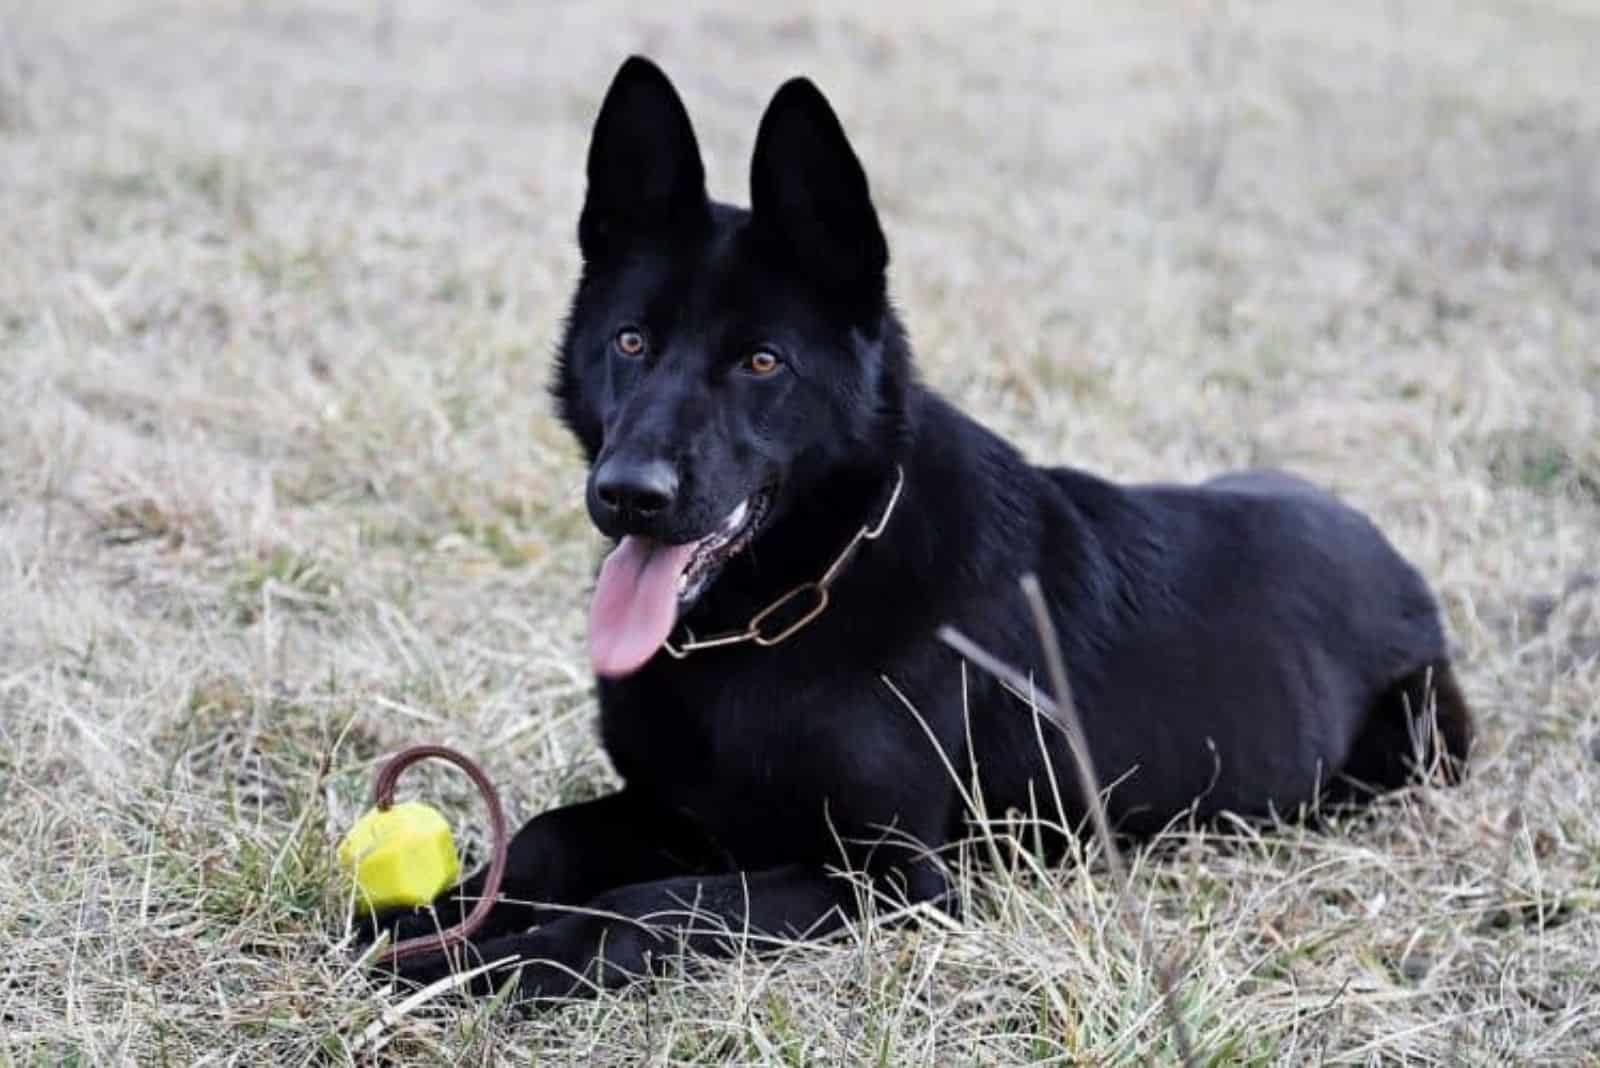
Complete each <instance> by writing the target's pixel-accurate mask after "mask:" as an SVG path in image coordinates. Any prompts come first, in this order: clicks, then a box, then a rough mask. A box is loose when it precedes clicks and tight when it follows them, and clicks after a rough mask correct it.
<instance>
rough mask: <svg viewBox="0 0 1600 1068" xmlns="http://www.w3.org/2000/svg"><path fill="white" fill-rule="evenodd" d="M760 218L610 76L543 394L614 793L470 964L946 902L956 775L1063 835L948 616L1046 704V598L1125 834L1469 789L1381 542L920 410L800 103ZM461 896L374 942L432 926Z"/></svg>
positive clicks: (818, 127)
mask: <svg viewBox="0 0 1600 1068" xmlns="http://www.w3.org/2000/svg"><path fill="white" fill-rule="evenodd" d="M750 204H751V206H750V209H749V210H748V211H747V210H744V209H741V208H736V207H730V206H728V205H725V204H721V203H716V202H714V201H712V200H710V199H709V198H708V196H707V194H706V187H705V172H704V169H703V166H702V164H701V159H700V152H699V147H698V145H697V144H696V141H695V135H694V131H693V129H692V128H691V127H690V123H689V117H688V115H687V113H686V112H685V110H684V107H683V104H682V102H681V101H680V100H679V98H678V95H677V93H676V92H675V91H674V90H673V87H672V85H671V83H670V82H669V81H668V80H667V78H666V76H665V75H664V74H663V73H662V72H661V71H660V70H659V69H658V68H657V67H656V66H654V65H653V64H651V63H650V62H648V61H646V60H644V59H639V58H633V59H629V60H628V61H627V62H626V63H624V64H623V66H622V68H621V69H620V70H619V71H618V73H617V75H616V79H615V81H614V82H613V83H612V85H611V88H610V90H609V92H608V93H607V95H606V98H605V102H604V104H603V105H602V107H601V109H600V114H599V117H598V119H597V120H596V122H595V127H594V134H593V141H592V143H591V147H590V150H589V160H588V191H587V199H586V200H585V203H584V206H583V214H582V217H581V219H580V221H579V224H578V239H579V245H580V247H581V250H582V254H583V273H582V277H581V280H580V281H579V283H578V287H577V293H576V296H575V298H574V300H573V303H572V307H571V313H570V317H569V319H568V321H567V324H566V334H565V338H564V340H563V341H562V344H561V350H560V355H559V360H558V364H557V368H556V374H555V381H554V383H553V391H554V394H555V397H556V399H557V401H558V404H559V407H560V412H561V416H562V418H563V420H564V421H565V423H566V424H567V426H568V427H570V428H571V430H572V432H573V433H574V434H575V435H576V436H577V438H578V440H579V441H580V442H581V443H582V447H583V449H584V451H585V453H586V454H587V456H588V459H589V462H590V475H589V480H588V501H587V503H588V509H589V513H590V515H591V516H592V517H593V520H594V523H595V525H596V526H597V527H599V529H600V530H601V532H602V533H604V534H605V535H606V536H607V537H608V538H611V539H614V540H615V541H616V547H615V548H614V549H613V550H612V552H611V554H610V556H609V558H608V559H607V560H606V561H605V564H604V565H603V567H602V568H601V570H600V573H599V578H598V580H597V582H596V586H595V590H594V599H593V606H592V613H591V622H590V635H589V640H590V652H591V657H592V660H593V663H594V668H595V670H596V672H597V674H598V675H599V678H600V681H599V695H600V730H601V734H602V737H603V739H604V743H605V748H606V751H607V753H609V755H610V757H611V760H612V762H613V763H614V765H615V768H616V771H617V773H618V774H619V775H620V776H621V778H622V780H623V782H624V783H625V784H626V785H625V786H624V787H623V788H622V789H620V790H618V791H617V792H615V793H613V794H609V795H607V796H604V797H601V798H599V799H597V800H593V801H588V802H585V803H582V804H576V805H571V806H568V807H565V808H560V809H557V810H555V811H552V812H547V813H545V814H544V815H542V816H539V817H538V818H536V819H534V820H532V821H531V822H529V823H528V824H527V825H526V826H525V827H523V828H522V830H521V831H520V833H518V834H517V836H516V838H515V840H514V842H513V844H512V846H511V851H510V860H509V867H508V874H507V877H506V881H505V885H504V891H503V897H502V900H501V901H500V903H499V904H498V905H497V906H496V907H495V908H494V910H493V911H492V913H491V914H490V920H489V922H488V924H487V925H486V927H485V928H484V929H483V930H482V931H481V932H480V935H479V936H478V938H477V940H476V942H475V943H474V945H473V947H472V948H473V950H474V952H473V953H472V954H471V955H470V958H469V960H468V961H467V963H474V962H476V961H479V960H481V961H485V962H488V961H496V960H502V959H507V960H510V961H512V962H513V963H512V964H511V965H508V967H511V966H515V967H520V968H521V969H522V971H521V978H520V981H519V988H518V989H519V990H520V992H521V994H522V995H523V996H524V997H529V998H533V997H541V996H543V997H548V996H552V995H566V994H569V993H574V992H577V991H581V990H585V989H594V988H595V987H606V986H614V985H617V984H619V983H622V982H625V981H627V980H628V979H630V978H632V977H637V976H641V975H644V974H647V973H648V972H649V971H650V970H651V968H652V964H653V963H656V964H659V962H661V961H663V960H665V959H668V958H670V957H672V956H673V955H674V952H675V951H676V950H677V948H678V947H680V946H682V945H687V946H689V947H691V948H692V949H693V950H695V951H698V952H704V953H718V952H727V951H728V946H729V944H730V942H729V935H728V934H727V932H728V931H732V932H735V933H748V934H749V935H751V936H756V937H759V936H761V935H763V934H771V935H781V936H785V937H794V936H801V935H807V936H815V935H822V934H824V933H826V932H828V931H829V930H831V929H835V928H837V927H839V926H840V925H841V924H842V923H844V922H846V919H847V918H848V917H850V916H852V915H855V914H856V913H857V910H858V908H859V907H860V898H859V897H858V889H859V885H858V883H857V882H854V881H852V880H851V879H849V878H844V877H841V876H840V875H839V874H838V873H839V872H840V871H841V870H849V871H853V872H855V873H857V874H859V875H862V876H864V877H865V878H866V879H867V880H869V881H870V885H871V886H872V887H873V888H874V890H875V891H877V892H881V893H883V894H885V895H888V896H890V897H891V898H892V899H893V900H895V901H899V902H905V901H909V902H922V901H939V900H941V899H942V898H943V897H944V896H945V894H946V890H947V886H946V882H945V876H944V874H943V871H944V868H943V866H942V865H941V864H940V863H939V862H938V860H937V859H936V855H937V853H938V851H939V850H940V849H941V848H942V847H946V846H948V845H950V844H951V843H954V842H957V841H959V840H961V839H963V838H965V837H968V836H969V835H970V826H969V819H970V817H971V816H972V813H971V811H970V810H969V808H968V806H967V804H966V802H965V801H964V799H963V791H964V790H965V789H967V787H968V784H970V783H972V782H973V781H976V782H977V783H978V784H979V788H980V789H981V791H982V797H983V800H984V804H985V807H986V810H987V811H988V812H991V813H1003V812H1006V811H1007V810H1011V809H1015V810H1020V811H1021V812H1023V813H1029V812H1040V809H1041V807H1043V808H1044V809H1045V811H1044V812H1041V813H1040V814H1041V816H1043V817H1045V818H1047V819H1048V820H1049V821H1051V822H1055V823H1057V824H1059V823H1060V821H1061V818H1062V817H1064V819H1065V824H1066V825H1067V826H1071V827H1078V826H1081V825H1082V823H1081V821H1082V818H1083V817H1084V815H1085V812H1084V810H1083V808H1082V806H1081V805H1079V804H1078V802H1077V799H1078V797H1079V794H1078V793H1077V791H1076V790H1075V789H1073V788H1072V783H1071V779H1070V776H1071V770H1070V769H1071V768H1072V763H1071V761H1070V758H1069V755H1068V751H1067V748H1066V745H1065V743H1064V741H1063V738H1062V736H1061V735H1060V734H1059V733H1057V732H1055V731H1053V730H1047V731H1045V732H1044V733H1043V734H1042V736H1041V734H1040V733H1038V726H1037V721H1036V719H1035V717H1034V715H1033V714H1032V713H1031V711H1030V707H1029V705H1028V704H1027V702H1026V701H1025V700H1023V699H1021V698H1019V696H1017V694H1016V693H1014V692H1013V691H1012V690H1009V689H1007V688H1005V687H1003V686H1002V685H1001V684H999V683H997V682H995V681H993V680H991V679H990V678H988V677H987V676H985V675H983V674H981V673H979V672H976V671H964V668H963V664H962V661H961V659H960V657H958V656H957V655H956V654H955V653H954V652H953V651H952V650H951V649H949V648H948V647H946V646H945V645H944V644H942V643H941V642H940V641H939V640H938V639H937V637H936V632H937V630H938V628H939V627H940V625H941V624H947V623H948V624H952V625H954V626H955V627H957V628H958V629H960V630H961V631H963V632H965V633H966V634H967V635H969V636H971V637H972V638H973V639H974V640H976V641H977V642H978V643H979V644H981V645H983V646H985V647H986V648H987V649H989V650H990V651H992V652H994V653H995V654H997V655H998V656H1000V657H1001V658H1003V659H1005V660H1007V661H1009V662H1010V663H1012V664H1016V665H1020V666H1021V667H1022V668H1023V669H1025V670H1029V671H1033V672H1035V673H1036V674H1037V675H1038V676H1039V677H1040V678H1041V679H1042V678H1043V674H1042V672H1041V668H1042V660H1041V654H1042V649H1041V646H1040V643H1039V640H1038V639H1037V638H1036V636H1035V630H1034V628H1033V627H1032V625H1031V624H1030V622H1029V616H1028V612H1027V610H1026V608H1025V605H1024V602H1023V601H1022V600H1021V596H1020V594H1019V591H1018V585H1017V580H1018V576H1020V575H1023V574H1025V573H1029V572H1031V573H1034V574H1036V575H1037V576H1038V577H1039V579H1040V581H1041V582H1042V584H1043V587H1044V590H1045V593H1046V595H1047V598H1048V600H1049V603H1050V607H1051V610H1052V612H1053V614H1054V622H1055V625H1056V628H1057V629H1058V631H1059V633H1060V635H1061V640H1062V645H1063V651H1064V654H1065V657H1066V660H1067V666H1068V669H1069V675H1070V678H1071V682H1072V686H1073V689H1074V691H1075V696H1076V699H1077V705H1078V708H1079V710H1080V713H1081V716H1082V718H1083V722H1084V724H1085V730H1086V733H1087V736H1088V743H1089V748H1090V750H1091V753H1092V757H1093V761H1094V763H1095V765H1096V766H1097V768H1098V769H1099V770H1100V772H1101V773H1102V774H1103V775H1104V777H1105V779H1106V781H1107V782H1112V783H1115V786H1114V787H1113V788H1112V789H1111V790H1110V793H1109V801H1108V810H1109V814H1110V817H1111V819H1112V821H1113V823H1114V824H1115V825H1116V826H1117V828H1118V829H1119V830H1120V831H1122V832H1124V833H1128V834H1132V835H1141V834H1148V833H1151V832H1155V831H1157V830H1159V829H1161V828H1162V827H1164V826H1166V825H1168V824H1169V823H1170V822H1171V821H1173V820H1175V819H1183V818H1190V819H1195V820H1202V821H1203V820H1206V819H1208V818H1210V817H1212V816H1214V815H1216V814H1217V813H1220V812H1223V811H1230V812H1233V813H1237V814H1241V815H1244V816H1247V817H1261V816H1270V815H1272V814H1285V815H1292V814H1295V813H1297V812H1306V811H1310V810H1315V809H1316V807H1317V806H1319V805H1322V804H1326V803H1328V802H1330V801H1338V802H1345V801H1355V800H1359V799H1360V798H1362V797H1364V796H1367V795H1369V794H1371V793H1375V792H1377V791H1379V790H1384V789H1390V788H1394V787H1398V786H1401V785H1404V784H1405V783H1407V782H1408V781H1410V780H1411V779H1412V778H1413V777H1414V776H1415V775H1416V774H1417V772H1418V769H1419V768H1423V767H1430V766H1431V767H1433V768H1435V769H1437V768H1439V767H1440V766H1443V768H1444V772H1445V775H1446V777H1447V778H1453V777H1454V776H1456V775H1458V774H1459V773H1460V771H1461V770H1462V769H1463V768H1464V766H1465V760H1466V757H1467V751H1468V748H1469V745H1470V743H1471V739H1472V721H1471V715H1470V713H1469V711H1468V708H1467V706H1466V704H1465V702H1464V701H1463V699H1462V696H1461V693H1460V691H1459V690H1458V688H1457V686H1456V682H1455V679H1454V677H1453V675H1452V673H1451V669H1450V664H1449V661H1448V659H1447V653H1446V644H1445V636H1444V634H1443V632H1442V628H1441V624H1440V620H1439V614H1438V611H1437V608H1436V606H1435V603H1434V599H1433V597H1432V595H1431V594H1430V592H1429V590H1428V587H1427V585H1426V584H1425V583H1424V581H1423V579H1422V578H1421V576H1419V575H1418V573H1417V572H1416V570H1414V569H1413V568H1412V567H1411V566H1410V565H1409V564H1408V563H1407V562H1406V561H1405V560H1403V559H1402V558H1401V557H1400V556H1399V555H1398V554H1397V553H1396V551H1395V550H1394V549H1393V548H1392V547H1391V546H1390V544H1389V543H1388V542H1387V541H1386V540H1385V539H1384V537H1383V535H1382V534H1380V533H1379V532H1378V531H1377V529H1375V528H1374V527H1373V525H1372V524H1371V523H1370V522H1369V521H1368V520H1367V519H1366V518H1364V517H1363V516H1362V515H1360V514H1358V513H1357V512H1355V511H1354V510H1352V509H1350V508H1348V507H1346V506H1345V505H1343V504H1341V503H1340V502H1338V501H1337V500H1335V499H1334V498H1333V497H1331V496H1329V495H1328V494H1326V493H1324V492H1322V491H1320V490H1318V489H1316V488H1314V487H1312V486H1311V485H1309V484H1307V483H1305V482H1302V481H1300V480H1298V479H1296V478H1293V477H1291V476H1288V475H1284V474H1279V473H1275V472H1268V471H1255V472H1244V473H1237V474H1231V475H1227V476H1224V477H1221V478H1218V479H1216V480H1215V481H1212V482H1209V483H1206V484H1204V485H1201V486H1198V487H1181V486H1166V485H1158V486H1138V487H1128V486H1119V485H1113V484H1111V483H1108V482H1105V481H1102V480H1101V479H1098V478H1096V477H1094V476H1092V475H1089V474H1086V473H1084V472H1081V471H1076V470H1072V469H1070V468H1060V467H1035V466H1032V465H1030V464H1029V463H1027V462H1026V461H1025V460H1024V459H1023V458H1022V456H1020V455H1019V454H1018V452H1017V450H1016V449H1015V448H1013V447H1012V446H1011V445H1009V444H1007V443H1006V442H1005V441H1003V440H1001V439H1000V438H999V437H997V436H995V435H994V434H992V433H990V432H989V431H987V430H985V429H984V428H983V427H982V426H980V425H979V424H978V423H976V422H974V421H973V420H972V419H971V418H969V417H967V416H966V415H963V414H962V413H961V412H959V411H957V410H956V409H955V408H954V407H952V406H951V405H950V404H949V403H947V402H946V401H944V400H942V399H941V398H939V397H938V396H937V395H935V394H934V393H933V392H932V391H931V390H929V389H928V388H927V387H926V386H924V385H922V384H921V383H920V382H919V381H918V380H917V377H916V375H915V373H914V371H913V369H912V364H911V352H910V348H909V345H908V344H907V341H906V333H905V330H904V328H903V327H902V326H901V324H900V321H899V319H898V318H897V317H896V315H895V312H894V310H893V307H892V306H891V304H890V301H889V298H888V294H887V290H886V281H885V271H886V268H887V265H888V258H889V257H888V246H887V244H886V243H885V240H884V235H883V231H882V230H881V229H880V227H879V225H878V219H877V214H876V212H875V211H874V209H873V205H872V200H871V198H870V196H869V194H868V189H867V179H866V176H865V174H864V173H863V172H862V168H861V165H860V163H859V162H858V161H857V159H856V156H855V153H854V152H853V151H852V150H851V147H850V144H849V142H848V141H847V140H846V138H845V134H844V131H843V129H842V128H841V127H840V124H839V121H838V119H837V118H836V117H835V116H834V113H833V111H832V110H831V109H830V108H829V106H828V103H827V101H826V100H825V99H824V98H823V96H822V94H821V93H820V92H818V90H817V89H816V87H815V86H813V85H812V84H811V82H809V81H806V80H804V79H796V80H793V81H790V82H788V83H787V84H785V85H784V86H783V87H782V88H780V89H779V90H778V92H777V94H776V95H775V96H774V97H773V99H772V102H771V104H770V105H769V106H768V108H767V111H766V114H765V115H764V116H763V117H762V119H761V126H760V130H759V132H758V133H757V135H756V143H755V153H754V159H753V161H752V163H751V171H750ZM1041 737H1042V740H1041ZM1051 765H1053V769H1054V770H1053V773H1052V770H1050V766H1051ZM1052 774H1053V775H1054V776H1055V777H1057V778H1058V779H1060V780H1061V785H1060V795H1061V797H1062V798H1063V799H1064V800H1065V801H1066V805H1065V809H1066V811H1065V812H1064V813H1059V814H1058V813H1057V811H1056V809H1055V804H1056V802H1055V801H1054V800H1048V801H1045V800H1043V799H1053V798H1054V797H1055V796H1056V794H1055V793H1054V792H1053V791H1052V788H1051V786H1050V780H1051V778H1052ZM481 886H482V873H480V874H479V875H477V876H474V877H473V878H470V879H468V880H467V881H466V882H465V883H463V884H462V886H461V887H459V888H458V890H457V891H456V892H453V893H451V894H447V895H446V896H445V898H441V900H440V902H439V905H440V909H439V912H440V914H441V915H440V916H439V918H438V919H435V918H434V917H433V916H430V915H429V914H428V913H426V912H424V913H410V914H407V915H404V916H394V915H391V916H388V917H385V918H384V919H383V921H382V922H383V923H385V924H387V925H389V926H392V927H394V928H396V933H397V934H398V935H399V936H402V937H404V936H407V935H412V934H417V933H422V932H425V931H429V930H432V929H434V927H435V924H436V923H439V922H444V923H450V922H453V921H455V920H456V919H458V918H459V916H460V912H461V905H460V901H461V900H463V899H465V900H469V901H470V900H472V899H474V898H475V896H476V895H477V894H478V893H479V888H480V887H481ZM641 921H643V922H641ZM719 928H720V930H719ZM453 963H455V964H459V963H460V962H451V961H448V960H446V959H445V958H444V957H443V956H442V955H441V956H434V957H423V958H421V959H420V960H419V959H416V958H412V959H411V960H409V961H405V962H403V963H402V964H401V965H400V970H401V972H402V974H404V975H406V976H408V977H410V978H412V979H417V980H425V979H430V978H434V977H438V976H440V975H443V974H444V973H445V972H446V971H448V970H449V969H450V968H451V967H452V965H453ZM506 974H508V973H502V974H500V975H498V976H497V975H495V974H494V973H492V972H491V973H490V974H489V975H488V976H487V977H486V978H484V979H482V980H480V981H479V983H478V984H477V986H478V988H479V989H485V988H489V987H491V986H493V985H497V984H498V983H499V982H502V981H503V980H504V977H505V975H506Z"/></svg>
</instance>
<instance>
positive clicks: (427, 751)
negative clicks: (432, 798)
mask: <svg viewBox="0 0 1600 1068" xmlns="http://www.w3.org/2000/svg"><path fill="white" fill-rule="evenodd" d="M435 757H437V758H438V759H440V760H448V761H449V762H450V763H452V764H454V765H455V766H456V767H458V768H460V769H461V770H462V771H464V772H466V773H467V777H468V778H470V779H471V780H472V781H473V783H474V784H476V786H477V787H478V792H479V793H480V794H482V795H483V801H484V804H485V805H487V806H488V808H489V827H490V831H491V834H492V839H491V843H490V850H491V852H490V854H489V871H488V873H487V874H485V875H484V878H483V892H482V894H480V895H479V897H478V903H477V904H476V905H474V906H472V911H471V912H469V913H468V914H467V917H466V919H464V920H462V921H461V922H460V923H458V924H456V925H455V926H454V927H450V928H447V929H446V930H443V931H439V932H437V933H435V934H428V935H419V936H417V937H416V938H407V939H406V940H405V941H403V942H396V943H395V944H394V945H392V946H390V947H389V948H388V949H386V950H384V951H383V952H382V953H380V954H378V956H377V957H376V958H374V960H373V963H375V964H391V963H393V962H394V961H397V960H400V959H401V958H403V957H410V956H415V955H416V954H418V953H443V952H444V951H445V950H447V949H449V948H451V947H452V946H459V945H461V944H463V943H465V942H466V941H467V940H468V939H470V938H471V937H472V933H473V932H474V931H476V930H477V929H478V928H479V927H481V926H483V921H484V920H485V919H487V918H488V916H489V910H490V909H492V908H494V900H495V898H496V897H498V896H499V894H500V880H501V879H502V878H503V877H504V876H505V873H506V845H507V843H508V836H507V834H506V814H505V810H504V809H502V808H501V807H500V795H499V794H497V793H495V789H494V784H493V783H492V782H490V781H489V777H488V776H487V775H485V774H484V773H483V769H482V768H480V767H478V765H477V763H476V762H475V761H473V759H472V758H471V757H469V756H466V755H465V754H462V753H458V752H456V751H455V750H454V749H451V748H449V747H448V746H443V745H414V746H411V747H410V748H409V749H402V750H401V751H400V752H398V753H396V754H395V755H394V756H392V757H390V758H389V762H388V763H387V764H385V765H384V766H383V770H382V771H380V772H378V778H377V781H376V782H375V783H374V784H373V788H372V800H373V803H374V804H376V805H377V806H378V808H379V809H382V810H387V809H388V808H389V806H390V805H392V804H394V784H395V782H396V780H398V779H399V778H400V773H401V772H402V771H405V770H406V769H407V768H409V767H410V766H411V765H413V764H415V763H417V761H419V760H428V759H431V758H435Z"/></svg>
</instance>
